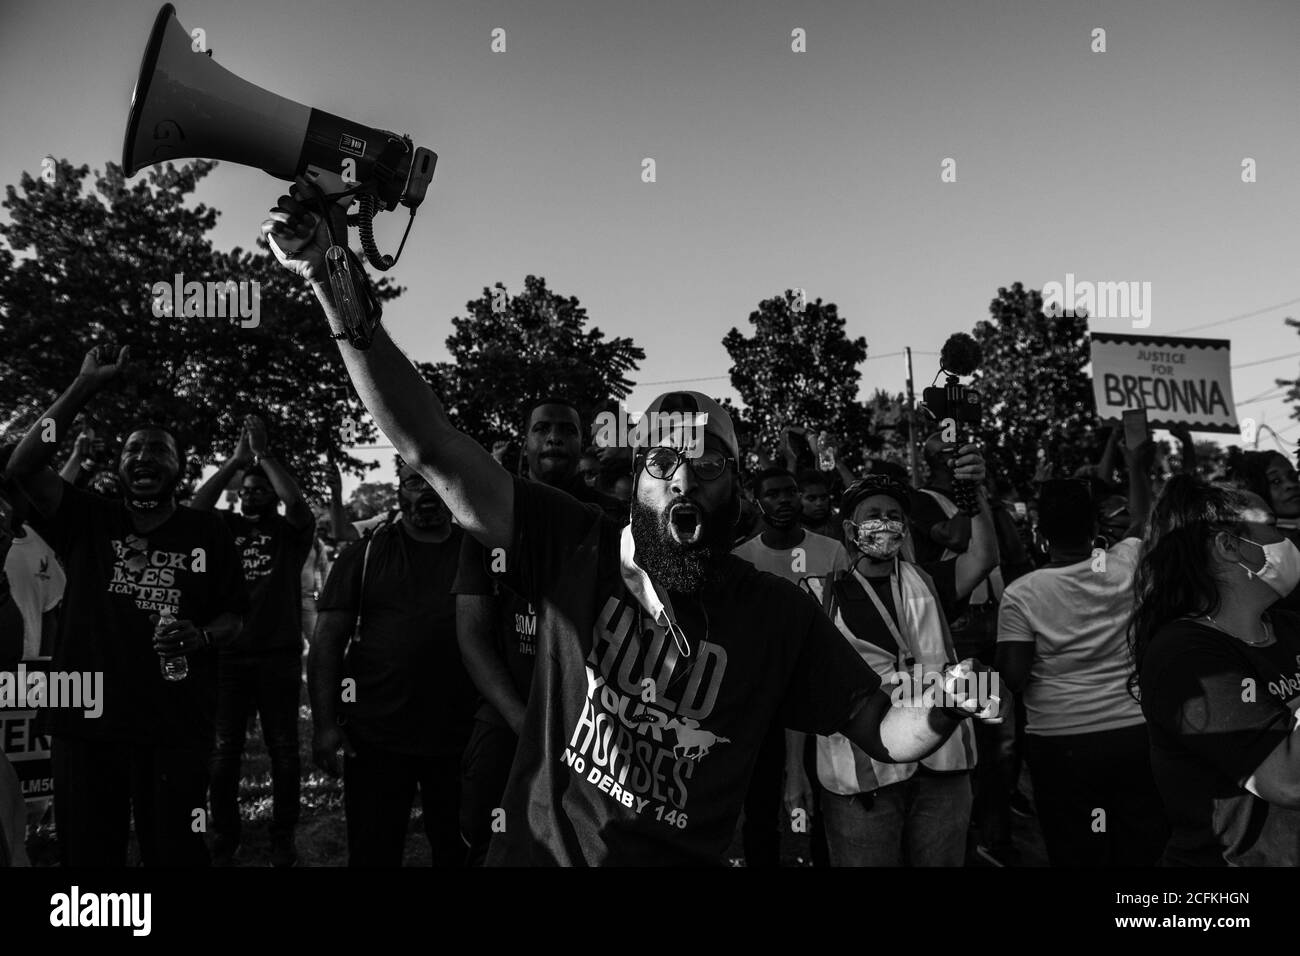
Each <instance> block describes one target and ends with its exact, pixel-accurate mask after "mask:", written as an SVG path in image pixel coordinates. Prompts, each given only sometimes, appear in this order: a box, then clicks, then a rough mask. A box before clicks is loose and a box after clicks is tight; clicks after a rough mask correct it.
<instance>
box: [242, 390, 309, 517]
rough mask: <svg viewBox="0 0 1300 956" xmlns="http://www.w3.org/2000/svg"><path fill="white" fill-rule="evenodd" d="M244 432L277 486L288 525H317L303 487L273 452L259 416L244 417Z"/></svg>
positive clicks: (271, 481) (262, 465) (269, 477)
mask: <svg viewBox="0 0 1300 956" xmlns="http://www.w3.org/2000/svg"><path fill="white" fill-rule="evenodd" d="M244 434H245V435H247V436H248V448H249V450H250V451H251V452H252V453H253V455H254V460H255V461H256V462H257V463H258V465H259V466H260V467H261V469H262V471H264V472H266V479H267V481H269V482H270V483H271V487H272V488H274V489H275V493H276V495H277V496H279V498H280V500H281V501H283V502H284V518H285V520H286V521H288V522H289V525H290V526H291V527H293V528H297V529H298V530H300V531H301V530H302V529H303V528H306V527H308V526H312V527H315V525H316V517H315V515H313V514H312V513H311V506H310V505H308V504H307V499H306V498H304V497H303V496H302V489H301V488H299V487H298V482H296V481H294V479H293V475H291V474H289V470H288V469H287V468H285V467H284V465H282V464H280V462H279V461H277V460H276V459H275V458H274V457H273V456H272V455H271V446H270V444H269V443H268V442H267V438H266V425H265V424H263V422H262V420H261V419H260V418H258V417H257V416H256V415H249V416H248V417H247V418H246V419H244Z"/></svg>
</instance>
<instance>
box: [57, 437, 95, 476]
mask: <svg viewBox="0 0 1300 956" xmlns="http://www.w3.org/2000/svg"><path fill="white" fill-rule="evenodd" d="M94 439H95V432H94V430H93V429H91V428H89V427H86V428H82V429H81V434H80V435H78V436H77V441H76V443H75V444H73V446H72V454H70V455H68V460H67V461H65V462H64V463H63V467H62V468H60V469H59V477H60V478H62V479H63V480H64V481H66V482H67V483H68V484H70V485H75V484H76V483H77V479H79V478H80V477H81V472H82V467H81V463H82V462H83V461H85V460H86V459H87V458H88V457H90V455H91V452H92V451H93V450H94V449H93V443H94Z"/></svg>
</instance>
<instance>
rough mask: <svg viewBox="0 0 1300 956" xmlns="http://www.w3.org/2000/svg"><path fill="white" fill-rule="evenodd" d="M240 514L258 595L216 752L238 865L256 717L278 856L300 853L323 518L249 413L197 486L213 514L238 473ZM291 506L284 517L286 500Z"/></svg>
mask: <svg viewBox="0 0 1300 956" xmlns="http://www.w3.org/2000/svg"><path fill="white" fill-rule="evenodd" d="M240 471H243V476H242V477H241V478H240V487H239V506H240V511H241V512H242V513H241V514H236V513H235V512H233V511H219V512H217V514H218V515H220V517H221V518H222V520H223V521H225V523H226V527H227V528H229V529H230V533H231V534H232V535H234V538H235V548H236V549H237V550H238V551H239V556H240V560H241V562H242V564H243V569H244V580H245V581H246V582H247V584H248V593H249V598H250V601H251V607H250V608H249V613H248V617H247V619H246V620H245V622H244V629H243V631H242V632H241V634H240V635H239V638H238V640H236V641H235V642H234V643H233V644H231V645H229V646H227V647H224V648H222V650H221V653H220V655H219V658H218V674H217V738H216V748H215V749H214V751H213V753H212V788H211V798H212V832H213V843H212V856H213V863H214V864H216V865H217V866H229V865H230V864H232V863H233V862H234V855H235V851H236V850H237V849H238V848H239V840H240V830H241V826H240V816H239V765H240V761H241V760H242V758H243V753H244V739H245V736H246V732H247V728H248V722H249V720H250V719H251V718H252V717H253V715H254V714H257V715H258V716H259V718H260V720H261V723H262V735H263V737H264V738H265V740H266V749H267V751H268V752H269V753H270V756H271V792H272V797H273V810H272V816H271V863H272V865H274V866H292V865H293V863H294V862H295V861H296V860H297V856H298V854H297V851H296V849H295V847H294V839H293V832H294V828H295V827H296V826H297V823H298V777H299V769H300V768H299V763H300V761H299V757H298V700H299V697H300V696H301V689H302V579H301V574H300V572H301V570H302V566H303V562H304V561H306V559H307V555H308V553H309V552H310V551H311V547H312V541H313V539H314V535H315V527H316V522H315V517H314V516H313V515H312V512H311V508H310V507H309V506H308V504H307V502H306V500H305V499H304V498H303V496H302V492H301V490H299V488H298V483H297V482H296V481H294V478H293V475H291V474H290V473H289V471H288V470H287V469H286V468H285V467H284V465H282V464H281V463H280V462H279V461H277V460H276V458H275V456H274V455H273V454H272V453H271V450H270V445H269V443H268V441H267V436H266V426H265V424H263V422H262V420H261V419H260V418H258V417H257V416H256V415H249V416H248V417H246V418H245V419H244V423H243V430H242V431H241V433H240V436H239V442H238V443H237V444H236V446H235V452H234V454H233V455H232V456H231V457H230V460H229V461H227V462H226V463H225V464H223V465H222V466H221V467H220V468H219V469H218V470H217V473H216V474H215V475H213V476H212V477H211V478H209V479H208V480H207V481H206V482H204V484H203V486H202V487H201V488H199V490H198V491H196V492H195V493H194V498H193V499H192V500H191V502H190V507H191V508H193V509H195V510H196V511H212V510H213V509H214V508H215V507H216V504H217V500H218V498H219V497H220V495H221V492H222V491H223V490H224V489H225V488H227V487H229V485H230V482H231V480H232V479H233V478H234V476H235V474H237V473H238V472H240ZM282 503H283V504H284V515H283V516H281V514H280V505H281V504H282Z"/></svg>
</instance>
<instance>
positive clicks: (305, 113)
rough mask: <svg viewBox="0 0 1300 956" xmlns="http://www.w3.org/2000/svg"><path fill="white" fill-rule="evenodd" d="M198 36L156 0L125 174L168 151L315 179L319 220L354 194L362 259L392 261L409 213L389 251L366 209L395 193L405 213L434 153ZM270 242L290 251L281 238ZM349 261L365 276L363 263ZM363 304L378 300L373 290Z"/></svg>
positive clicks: (340, 266)
mask: <svg viewBox="0 0 1300 956" xmlns="http://www.w3.org/2000/svg"><path fill="white" fill-rule="evenodd" d="M201 46H202V44H200V43H198V42H197V40H195V41H192V40H191V35H190V33H188V32H187V31H186V30H185V28H184V27H183V26H181V24H180V21H179V20H178V19H177V18H176V9H175V8H174V7H173V6H172V5H171V4H170V3H167V4H164V5H163V7H162V9H160V10H159V11H158V16H157V17H155V18H154V24H153V30H152V31H151V32H150V34H149V42H148V43H147V44H146V45H145V49H144V57H143V58H142V60H141V62H140V75H139V77H138V78H137V80H136V83H135V90H134V92H133V93H132V94H131V112H130V114H129V116H128V118H127V124H126V139H125V141H124V142H123V144H122V166H123V169H124V171H125V173H126V175H127V176H134V175H135V174H136V173H137V172H139V171H140V170H141V169H142V168H143V167H145V166H149V165H153V164H156V163H163V162H167V161H169V160H178V159H191V158H204V159H220V160H228V161H229V162H233V163H239V164H241V165H244V166H255V167H257V168H259V169H262V170H265V171H266V172H267V173H269V174H271V175H272V176H274V177H276V178H278V179H285V180H290V181H292V180H294V179H295V178H297V177H299V176H302V177H304V178H306V179H307V180H308V181H309V182H311V183H313V184H314V186H315V189H316V195H317V199H318V200H319V201H320V202H321V204H322V208H321V212H322V214H323V215H324V216H325V221H326V222H327V223H328V222H329V215H328V210H327V209H326V208H325V206H324V204H325V203H327V202H330V201H336V202H338V203H339V204H340V205H343V206H350V205H351V204H352V201H353V200H354V199H355V200H357V201H358V202H359V204H360V212H359V214H358V216H357V217H356V221H357V223H358V225H359V228H360V233H361V246H362V250H363V251H364V252H365V255H366V259H367V260H368V261H369V262H370V264H371V265H372V266H374V267H375V268H376V269H379V270H381V271H384V270H387V269H390V268H392V266H393V265H394V264H395V263H396V262H397V258H398V257H400V256H401V254H402V249H403V248H405V246H406V236H407V235H409V233H410V229H411V222H410V221H408V222H407V225H406V234H404V235H403V236H402V244H401V245H400V246H399V247H398V250H397V256H396V257H395V256H386V255H380V253H379V250H378V248H377V247H376V246H375V242H374V231H373V220H374V215H375V213H376V212H377V211H378V210H379V209H384V210H387V211H392V210H393V209H396V208H397V206H398V204H399V203H400V204H401V205H403V206H406V207H407V208H408V209H410V210H411V219H412V220H413V219H414V218H415V210H416V209H417V208H418V207H419V205H420V203H422V202H423V201H424V196H425V193H426V192H427V190H428V188H429V182H430V181H431V180H432V179H433V171H434V167H435V166H436V164H437V162H438V156H437V154H436V153H434V152H432V151H431V150H428V149H425V148H424V147H418V148H417V147H415V146H414V144H413V143H412V141H411V139H410V137H408V136H399V135H397V134H396V133H391V132H388V131H387V130H381V129H376V128H374V127H371V126H365V125H363V124H361V123H356V122H353V121H352V120H348V119H344V118H343V117H341V116H336V115H334V114H333V113H327V112H325V111H324V110H318V109H315V108H313V107H309V106H304V105H303V104H301V103H297V102H295V101H293V100H290V99H286V98H285V97H283V96H279V95H277V94H275V93H272V92H270V91H269V90H264V89H262V88H261V87H260V86H255V85H254V84H252V83H249V82H248V81H247V80H244V79H242V78H240V77H238V76H236V75H235V74H233V73H231V72H230V71H229V70H227V69H226V68H225V67H222V66H220V65H219V64H217V63H216V62H215V61H214V60H213V59H212V53H211V51H209V50H203V49H199V47H201ZM331 239H332V241H333V243H334V247H335V248H334V249H331V250H330V251H331V253H334V252H336V251H337V253H338V254H337V256H335V261H334V262H332V263H330V275H331V282H332V283H334V285H335V292H336V303H337V304H338V306H339V310H340V312H342V313H344V320H345V326H346V327H347V329H348V337H349V339H351V340H352V341H353V344H354V345H359V347H362V348H364V347H365V345H368V344H369V341H368V338H369V336H368V334H363V333H364V332H365V330H364V328H363V325H364V324H365V322H364V319H363V316H362V315H361V313H360V310H361V303H360V302H359V301H356V300H358V299H359V296H358V295H357V293H356V291H355V288H353V289H351V290H348V289H346V288H340V286H339V283H338V282H334V280H335V277H336V275H337V277H338V279H339V281H340V282H347V283H350V281H351V280H350V272H351V270H350V269H347V268H346V266H347V263H346V260H345V259H344V253H345V252H346V239H345V240H344V241H343V242H342V243H340V241H339V239H338V237H335V236H333V235H332V233H331ZM304 241H305V240H304ZM277 244H278V245H279V246H280V247H281V248H282V249H284V250H285V251H286V252H292V251H293V247H292V246H290V245H288V244H286V243H285V242H283V241H280V242H278V243H277ZM300 244H301V243H300ZM348 255H350V253H348ZM328 260H329V257H328V256H327V261H328ZM339 270H342V271H339ZM356 271H357V272H358V273H360V274H361V276H362V280H363V281H364V271H363V270H360V269H359V268H358V269H357V270H356ZM367 291H368V289H367ZM344 298H347V299H348V300H349V301H348V303H345V302H344V301H342V299H344ZM349 303H350V304H349ZM371 305H372V307H374V308H375V309H377V307H378V301H377V300H374V299H373V296H371ZM349 314H350V315H351V318H349ZM370 319H372V320H373V319H377V315H371V316H370ZM369 324H371V325H373V322H371V323H369ZM354 333H355V334H354Z"/></svg>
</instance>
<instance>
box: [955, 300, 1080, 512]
mask: <svg viewBox="0 0 1300 956" xmlns="http://www.w3.org/2000/svg"><path fill="white" fill-rule="evenodd" d="M989 314H990V316H991V319H987V320H984V321H981V322H978V323H977V324H976V325H975V329H974V331H973V334H974V336H975V340H976V341H977V342H979V344H980V349H981V351H982V352H983V361H982V362H981V365H980V369H979V372H978V374H977V376H976V384H977V387H978V389H979V392H980V394H981V396H982V398H983V404H984V415H983V423H982V427H981V430H980V431H981V438H982V440H983V441H984V443H985V457H986V458H988V460H989V463H990V465H991V466H992V467H993V470H994V471H995V473H996V474H998V475H1000V476H1004V477H1006V478H1008V479H1010V480H1011V481H1012V482H1013V483H1014V484H1016V485H1017V486H1019V487H1027V486H1028V485H1029V484H1030V481H1031V479H1032V478H1033V475H1034V471H1035V469H1036V467H1037V463H1038V452H1039V449H1043V450H1044V452H1045V453H1046V455H1047V457H1048V458H1049V460H1051V461H1052V462H1054V463H1055V466H1056V468H1055V473H1056V474H1057V475H1069V474H1073V473H1074V470H1075V469H1076V468H1078V467H1079V466H1080V465H1085V464H1090V463H1092V462H1093V461H1094V460H1095V457H1096V444H1097V439H1096V411H1095V405H1094V402H1093V397H1092V382H1091V380H1090V379H1089V377H1088V376H1087V375H1086V374H1085V373H1084V367H1085V366H1086V365H1087V364H1088V337H1087V336H1088V320H1087V317H1086V316H1083V315H1077V316H1067V315H1061V316H1050V315H1047V314H1045V313H1044V312H1043V297H1042V294H1041V293H1040V292H1039V291H1038V290H1036V289H1026V288H1025V287H1024V286H1023V285H1022V284H1021V283H1019V282H1017V283H1016V284H1015V285H1013V286H1012V287H1011V288H1010V289H1005V288H1001V289H998V295H997V298H995V299H994V300H993V301H992V302H990V303H989Z"/></svg>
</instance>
